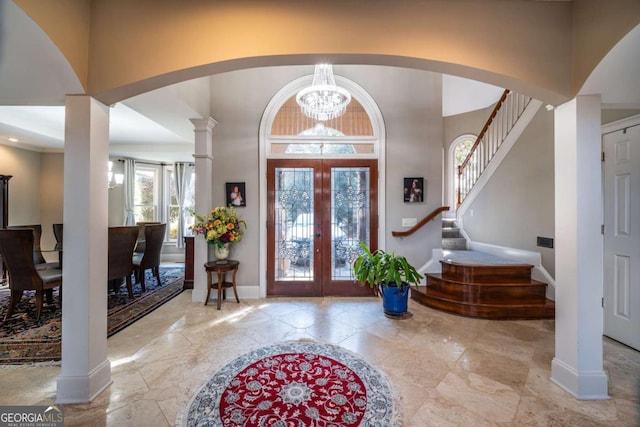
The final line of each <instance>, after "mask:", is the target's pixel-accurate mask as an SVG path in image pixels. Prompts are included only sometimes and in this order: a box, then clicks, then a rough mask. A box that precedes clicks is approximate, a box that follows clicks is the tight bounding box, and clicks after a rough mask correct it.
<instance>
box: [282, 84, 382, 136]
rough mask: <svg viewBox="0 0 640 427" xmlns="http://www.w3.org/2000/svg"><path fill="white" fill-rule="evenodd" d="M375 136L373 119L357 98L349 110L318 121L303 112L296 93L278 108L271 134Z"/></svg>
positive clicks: (349, 106) (353, 99)
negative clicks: (330, 118) (340, 114)
mask: <svg viewBox="0 0 640 427" xmlns="http://www.w3.org/2000/svg"><path fill="white" fill-rule="evenodd" d="M285 135H286V136H326V137H342V136H369V137H371V136H373V127H372V126H371V119H370V118H369V115H368V114H367V112H366V111H365V109H364V108H363V107H362V105H361V104H360V102H358V100H357V99H355V98H352V99H351V102H350V103H349V105H348V106H347V111H346V112H345V113H344V114H343V115H342V116H340V117H337V118H335V119H332V120H327V121H326V122H316V121H315V120H313V119H312V118H310V117H307V116H305V115H304V114H302V111H301V109H300V106H299V105H298V103H297V102H296V96H295V94H294V95H293V96H292V97H291V98H289V99H288V100H287V101H286V102H285V103H284V104H282V106H281V107H280V109H279V110H278V112H277V113H276V116H275V118H274V120H273V124H272V126H271V136H285Z"/></svg>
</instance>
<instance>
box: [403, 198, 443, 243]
mask: <svg viewBox="0 0 640 427" xmlns="http://www.w3.org/2000/svg"><path fill="white" fill-rule="evenodd" d="M448 210H449V206H440V207H439V208H437V209H435V210H434V211H433V212H431V213H430V214H429V215H427V216H425V217H424V218H422V219H421V220H420V222H418V223H417V224H416V225H414V226H413V227H411V228H410V229H408V230H406V231H392V232H391V235H392V236H393V237H407V236H411V235H412V234H413V233H415V232H416V231H418V230H419V229H420V228H422V227H423V226H424V225H425V224H426V223H428V222H429V221H431V220H432V219H434V218H435V217H437V216H438V215H439V214H440V213H442V212H444V211H448Z"/></svg>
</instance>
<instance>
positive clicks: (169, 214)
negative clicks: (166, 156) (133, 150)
mask: <svg viewBox="0 0 640 427" xmlns="http://www.w3.org/2000/svg"><path fill="white" fill-rule="evenodd" d="M194 207H195V172H191V179H190V180H189V182H188V186H187V189H186V193H185V199H184V209H183V215H184V222H185V227H184V230H188V227H189V226H190V225H191V224H193V216H192V215H190V214H189V213H188V212H190V210H191V209H193V208H194ZM134 213H135V220H136V222H153V221H160V222H163V223H166V224H167V231H166V233H167V234H166V236H165V241H166V242H176V241H177V240H178V219H179V217H180V205H179V201H178V191H177V187H176V177H175V171H174V167H173V165H160V164H158V165H154V164H148V163H142V162H138V163H136V165H135V180H134Z"/></svg>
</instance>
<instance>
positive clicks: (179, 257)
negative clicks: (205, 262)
mask: <svg viewBox="0 0 640 427" xmlns="http://www.w3.org/2000/svg"><path fill="white" fill-rule="evenodd" d="M160 262H184V253H177V254H161V255H160Z"/></svg>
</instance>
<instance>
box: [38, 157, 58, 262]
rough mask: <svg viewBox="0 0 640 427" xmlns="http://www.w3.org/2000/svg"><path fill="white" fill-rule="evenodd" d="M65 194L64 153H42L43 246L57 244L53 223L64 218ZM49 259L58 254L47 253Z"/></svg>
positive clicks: (51, 259)
mask: <svg viewBox="0 0 640 427" xmlns="http://www.w3.org/2000/svg"><path fill="white" fill-rule="evenodd" d="M63 195H64V155H63V154H62V153H42V154H41V168H40V221H39V222H40V223H41V224H42V241H41V244H42V248H43V249H53V248H54V247H55V244H56V240H55V237H54V236H53V224H56V223H58V224H60V223H62V220H63V201H64V199H63ZM45 258H47V260H49V261H54V260H56V259H57V254H53V255H52V254H45Z"/></svg>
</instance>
